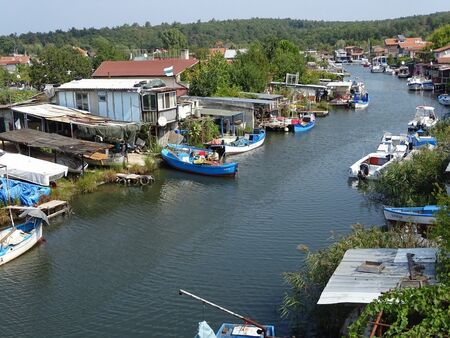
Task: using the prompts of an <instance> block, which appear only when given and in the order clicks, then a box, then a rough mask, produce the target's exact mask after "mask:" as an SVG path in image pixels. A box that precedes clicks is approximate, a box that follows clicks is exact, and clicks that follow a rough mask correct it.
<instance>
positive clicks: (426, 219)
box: [383, 207, 436, 225]
mask: <svg viewBox="0 0 450 338" xmlns="http://www.w3.org/2000/svg"><path fill="white" fill-rule="evenodd" d="M383 213H384V217H385V218H386V220H388V221H390V222H403V223H414V224H426V225H430V224H433V223H434V222H435V221H436V217H435V216H434V215H433V214H420V213H417V212H405V211H402V210H401V209H400V208H388V207H384V210H383Z"/></svg>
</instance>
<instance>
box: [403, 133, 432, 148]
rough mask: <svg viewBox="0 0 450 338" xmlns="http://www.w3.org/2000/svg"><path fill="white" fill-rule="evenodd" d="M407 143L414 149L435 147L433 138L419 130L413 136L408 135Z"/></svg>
mask: <svg viewBox="0 0 450 338" xmlns="http://www.w3.org/2000/svg"><path fill="white" fill-rule="evenodd" d="M409 143H410V144H412V146H413V147H414V148H420V147H423V146H428V145H430V146H436V145H437V140H436V138H435V137H433V136H430V135H426V132H425V131H424V130H422V129H419V130H418V131H417V132H416V133H415V134H413V135H409Z"/></svg>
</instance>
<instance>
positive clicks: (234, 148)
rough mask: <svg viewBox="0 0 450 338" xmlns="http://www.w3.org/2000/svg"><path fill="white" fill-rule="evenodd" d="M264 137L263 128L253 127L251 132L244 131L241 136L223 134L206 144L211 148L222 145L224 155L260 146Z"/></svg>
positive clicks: (243, 151) (239, 152)
mask: <svg viewBox="0 0 450 338" xmlns="http://www.w3.org/2000/svg"><path fill="white" fill-rule="evenodd" d="M265 139H266V131H265V130H264V129H255V130H254V131H253V133H245V134H244V136H242V137H236V136H224V137H222V138H219V139H215V140H213V142H210V143H209V144H208V146H209V148H210V149H212V150H214V149H217V148H220V147H223V148H225V154H226V155H235V154H241V153H245V152H247V151H250V150H253V149H256V148H258V147H260V146H262V145H263V144H264V141H265Z"/></svg>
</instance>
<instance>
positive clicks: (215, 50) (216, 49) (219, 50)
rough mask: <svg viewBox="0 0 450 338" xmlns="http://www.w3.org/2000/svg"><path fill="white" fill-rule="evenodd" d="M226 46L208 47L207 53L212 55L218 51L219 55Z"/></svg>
mask: <svg viewBox="0 0 450 338" xmlns="http://www.w3.org/2000/svg"><path fill="white" fill-rule="evenodd" d="M225 50H226V48H210V49H209V54H210V55H214V54H216V53H220V54H221V55H225Z"/></svg>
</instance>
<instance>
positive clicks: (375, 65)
mask: <svg viewBox="0 0 450 338" xmlns="http://www.w3.org/2000/svg"><path fill="white" fill-rule="evenodd" d="M387 65H388V64H387V57H386V56H376V57H374V58H373V59H372V64H371V66H370V71H371V72H372V73H384V71H385V69H386V67H387Z"/></svg>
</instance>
